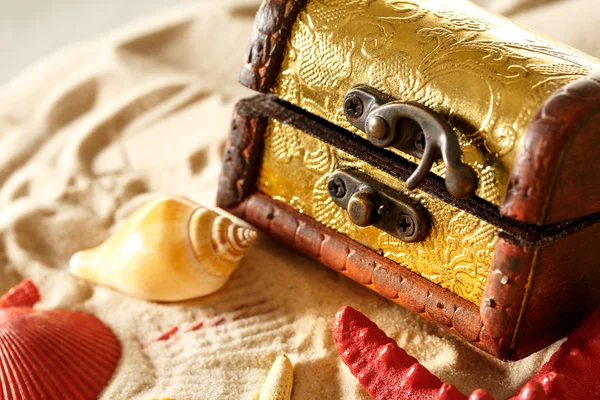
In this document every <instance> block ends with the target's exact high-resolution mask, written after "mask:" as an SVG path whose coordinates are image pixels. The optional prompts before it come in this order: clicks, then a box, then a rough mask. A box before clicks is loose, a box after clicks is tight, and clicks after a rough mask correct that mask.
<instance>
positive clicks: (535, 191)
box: [500, 74, 600, 225]
mask: <svg viewBox="0 0 600 400" xmlns="http://www.w3.org/2000/svg"><path fill="white" fill-rule="evenodd" d="M599 113H600V74H594V75H592V76H589V77H586V78H582V79H579V80H577V81H575V82H573V83H571V84H568V85H566V86H565V87H563V88H561V89H560V90H558V91H557V92H556V93H554V94H553V95H552V96H550V98H549V99H548V100H547V101H546V102H545V103H544V104H543V105H542V107H541V108H540V110H539V111H538V112H537V114H536V115H535V116H534V118H533V120H532V121H531V124H530V126H529V129H528V132H527V134H526V135H525V136H524V137H523V142H522V143H521V146H520V148H519V152H518V153H517V158H516V160H515V164H514V167H513V170H512V173H511V178H510V181H509V186H508V190H507V192H506V195H505V198H504V201H503V203H502V206H501V208H500V210H501V213H502V215H505V216H508V217H511V218H514V219H516V220H518V221H521V222H525V223H530V224H538V225H547V224H553V223H557V222H559V221H565V220H569V219H572V218H576V217H581V216H585V215H590V214H594V213H597V212H598V211H599V210H600V184H598V182H599V181H600V160H599V159H598V156H600V151H599V150H598V148H599V147H600V122H599V120H598V119H597V118H596V119H594V122H592V123H591V124H588V122H590V121H591V120H592V119H593V118H594V117H597V116H598V115H599ZM579 136H583V137H584V138H585V139H586V140H585V145H583V146H580V147H577V148H575V147H573V146H572V145H573V142H574V140H576V139H577V138H578V137H579ZM575 174H576V175H577V177H578V179H577V180H578V182H577V183H576V184H575V185H573V183H572V179H573V175H575ZM594 183H595V184H594ZM563 187H568V188H570V190H562V188H563Z"/></svg>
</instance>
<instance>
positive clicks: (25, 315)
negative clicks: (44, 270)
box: [0, 281, 121, 400]
mask: <svg viewBox="0 0 600 400" xmlns="http://www.w3.org/2000/svg"><path fill="white" fill-rule="evenodd" d="M38 300H39V292H38V290H37V287H36V286H35V285H34V284H33V283H32V282H31V281H24V282H23V283H21V284H20V285H18V286H16V287H15V288H14V289H13V290H11V291H9V292H8V293H7V294H6V295H5V296H3V297H2V298H1V299H0V304H1V306H0V349H1V351H0V399H20V400H37V399H82V400H86V399H90V400H92V399H96V398H98V395H99V394H100V393H101V392H102V390H104V387H105V386H106V385H107V384H108V382H109V381H110V379H111V377H112V375H113V373H114V371H115V368H116V366H117V364H118V362H119V359H120V358H121V345H120V343H119V341H118V340H117V338H116V337H115V335H114V334H113V333H112V332H111V331H110V329H108V328H107V327H106V326H105V325H104V324H103V323H102V322H101V321H100V320H98V319H97V318H95V317H93V316H91V315H87V314H82V313H79V312H71V311H61V310H36V309H33V308H32V306H33V304H35V303H36V302H37V301H38Z"/></svg>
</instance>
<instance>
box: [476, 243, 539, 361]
mask: <svg viewBox="0 0 600 400" xmlns="http://www.w3.org/2000/svg"><path fill="white" fill-rule="evenodd" d="M534 254H535V249H534V248H528V247H524V246H523V245H521V244H518V243H516V242H514V241H513V240H511V238H510V237H507V236H506V235H504V234H502V233H499V234H498V238H497V242H496V247H495V250H494V257H493V260H492V265H491V267H490V271H489V273H488V277H487V283H486V286H485V291H484V293H483V301H482V303H481V308H480V315H481V319H482V322H483V325H484V326H485V328H486V330H487V332H488V333H489V335H490V336H491V338H492V340H493V341H494V343H495V345H496V348H497V349H498V352H499V353H500V354H504V355H506V358H507V359H517V358H522V357H523V356H521V355H519V357H516V356H515V354H514V349H513V347H514V345H515V338H516V334H517V332H518V325H519V320H520V318H521V313H522V312H523V310H524V308H525V305H526V303H527V300H528V296H527V295H528V293H527V288H528V285H529V284H530V274H531V272H532V268H533V267H534V265H533V262H534V260H533V258H534Z"/></svg>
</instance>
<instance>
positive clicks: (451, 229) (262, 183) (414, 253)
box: [259, 121, 496, 305]
mask: <svg viewBox="0 0 600 400" xmlns="http://www.w3.org/2000/svg"><path fill="white" fill-rule="evenodd" d="M285 138H289V141H290V142H291V143H294V145H293V146H288V147H286V146H281V145H280V144H279V142H280V141H284V140H285ZM479 165H480V166H482V165H483V164H479ZM340 167H350V168H354V169H358V170H361V171H365V172H366V173H368V174H369V175H370V176H372V177H374V178H375V179H377V180H379V181H380V182H383V183H385V184H386V185H388V186H389V187H391V188H393V189H396V190H399V191H401V192H403V193H406V194H408V195H409V196H410V197H412V198H413V199H414V200H416V201H418V202H419V203H421V204H422V205H423V206H424V207H425V208H426V209H427V210H429V213H430V216H431V220H432V228H431V232H430V234H429V235H428V237H427V238H426V239H425V240H424V241H422V242H419V243H405V242H402V241H401V240H399V239H397V238H395V237H393V236H391V235H389V234H387V233H385V232H382V231H380V230H378V229H376V228H373V227H368V228H361V227H358V226H356V225H354V224H352V223H351V222H350V220H349V218H348V215H347V213H346V211H345V210H344V209H343V208H341V207H339V206H337V205H336V204H335V203H334V202H333V201H332V199H331V197H330V195H329V192H328V190H327V182H328V179H329V177H330V176H331V173H332V172H333V171H334V170H335V169H336V168H340ZM259 190H260V191H262V192H263V193H265V194H267V195H269V196H271V197H273V198H275V199H277V200H279V201H281V202H283V203H285V204H288V205H290V206H291V207H293V208H294V209H296V210H298V211H300V212H303V213H305V214H306V215H308V216H310V217H312V218H314V219H315V220H316V221H318V222H320V223H322V224H323V225H325V226H327V227H329V228H332V229H334V230H336V231H337V232H340V233H342V234H344V235H347V236H348V237H350V238H351V239H353V240H356V241H357V242H359V243H362V244H363V245H365V246H367V247H369V248H371V249H372V250H375V251H379V252H380V253H383V255H384V256H385V257H387V258H389V259H390V260H392V261H395V262H397V263H399V264H401V265H403V266H404V267H406V268H408V269H409V270H411V271H414V272H416V273H418V274H419V275H421V276H423V277H425V278H427V279H429V280H430V281H432V282H434V283H436V284H438V285H440V286H442V287H444V288H446V289H449V290H450V291H452V292H454V293H456V294H458V295H460V296H461V297H463V298H465V299H467V300H469V301H471V302H473V303H475V304H477V305H479V304H480V302H481V298H482V295H483V291H484V288H485V284H486V277H487V273H488V270H489V266H490V265H491V261H492V253H493V249H494V245H495V240H496V239H495V229H494V227H493V226H491V225H489V224H487V223H485V222H482V221H480V220H479V219H477V218H476V217H474V216H472V215H470V214H467V213H465V212H464V211H461V210H459V209H457V208H454V207H453V206H450V205H448V204H446V203H444V202H442V201H440V200H437V199H434V198H432V197H431V196H429V195H428V194H426V193H423V192H419V191H416V192H409V191H408V190H407V189H406V185H405V183H404V182H400V181H398V180H396V179H393V178H391V177H390V176H389V175H387V174H385V173H383V172H382V171H379V170H377V169H375V168H373V167H371V166H370V165H368V164H367V163H365V162H363V161H361V160H358V159H356V158H355V157H352V156H350V155H349V154H347V153H344V152H343V151H341V150H338V149H335V148H331V147H329V146H327V145H325V144H324V143H322V142H320V141H319V140H317V139H315V138H313V137H311V136H309V135H307V134H305V133H303V132H300V131H298V130H296V129H294V128H292V127H290V126H287V125H283V124H281V123H280V122H277V121H270V123H269V126H268V127H267V131H266V134H265V151H264V155H263V163H262V167H261V172H260V175H259Z"/></svg>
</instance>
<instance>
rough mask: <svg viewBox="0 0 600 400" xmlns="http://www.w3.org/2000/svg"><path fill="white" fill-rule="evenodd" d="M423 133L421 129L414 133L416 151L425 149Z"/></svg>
mask: <svg viewBox="0 0 600 400" xmlns="http://www.w3.org/2000/svg"><path fill="white" fill-rule="evenodd" d="M425 145H426V141H425V134H424V133H423V131H419V132H417V133H416V134H415V149H417V150H418V151H425Z"/></svg>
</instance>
